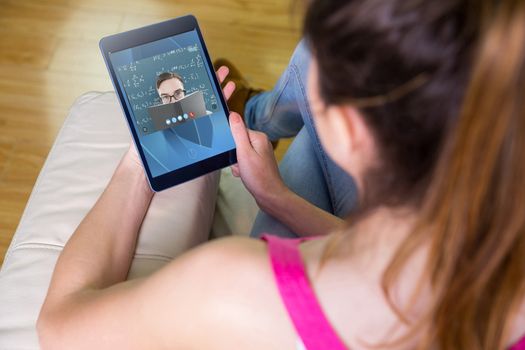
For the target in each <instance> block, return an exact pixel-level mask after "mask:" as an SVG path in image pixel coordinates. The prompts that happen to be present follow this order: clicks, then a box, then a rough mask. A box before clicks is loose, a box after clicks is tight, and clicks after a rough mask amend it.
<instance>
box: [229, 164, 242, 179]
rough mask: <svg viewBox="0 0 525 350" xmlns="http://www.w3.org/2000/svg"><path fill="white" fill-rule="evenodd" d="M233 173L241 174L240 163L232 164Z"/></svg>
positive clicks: (234, 174)
mask: <svg viewBox="0 0 525 350" xmlns="http://www.w3.org/2000/svg"><path fill="white" fill-rule="evenodd" d="M231 169H232V174H233V176H235V177H239V176H240V175H241V172H240V171H239V164H234V165H232V166H231Z"/></svg>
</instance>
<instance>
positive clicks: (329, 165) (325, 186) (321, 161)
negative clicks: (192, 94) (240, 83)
mask: <svg viewBox="0 0 525 350" xmlns="http://www.w3.org/2000/svg"><path fill="white" fill-rule="evenodd" d="M310 58H311V56H310V52H309V51H308V48H307V46H306V44H305V43H304V41H301V42H300V43H299V44H298V45H297V47H296V49H295V51H294V53H293V55H292V58H291V59H290V63H289V64H288V67H287V68H286V70H285V71H284V73H283V75H282V76H281V78H280V79H279V81H278V82H277V84H276V86H275V87H274V88H273V90H271V91H267V92H263V93H260V94H258V95H255V96H253V97H252V98H250V99H249V100H248V102H247V103H246V107H245V111H244V113H245V120H246V123H247V126H248V127H249V128H250V129H253V130H258V131H262V132H264V133H265V134H266V135H268V137H269V138H270V140H273V141H274V140H278V139H280V138H284V137H292V136H295V139H294V141H293V142H292V144H291V145H290V147H289V148H288V151H287V152H286V154H285V155H284V158H283V159H282V161H281V163H280V164H279V171H280V173H281V176H282V178H283V180H284V182H285V183H286V185H287V186H288V187H289V188H290V189H291V190H292V191H294V192H295V193H297V194H298V195H299V196H301V197H302V198H304V199H305V200H307V201H308V202H310V203H312V204H313V205H315V206H317V207H319V208H321V209H323V210H325V211H327V212H329V213H332V214H333V215H336V216H338V217H341V218H343V217H345V216H347V215H348V214H349V213H350V211H351V210H352V209H353V208H355V207H356V205H357V188H356V186H355V183H354V181H353V179H352V177H351V176H350V175H348V174H347V173H346V172H345V171H344V170H342V169H341V168H340V167H339V166H338V165H336V164H335V163H334V162H333V161H332V160H331V159H330V158H329V157H328V155H327V154H326V152H325V151H324V150H323V147H322V145H321V143H320V141H319V137H318V135H317V132H316V130H315V125H314V122H313V119H312V113H311V110H310V106H309V104H308V99H307V96H306V79H307V75H308V65H309V62H310ZM263 233H271V234H275V235H279V236H282V237H298V236H300V233H298V232H292V231H291V230H290V229H289V228H288V227H286V226H284V225H283V224H282V223H280V222H279V221H278V220H277V219H275V218H273V217H272V216H270V215H268V214H266V213H264V212H263V211H259V213H258V214H257V218H256V219H255V222H254V224H253V227H252V231H251V233H250V235H251V236H252V237H259V236H260V235H262V234H263ZM325 233H326V232H319V234H320V235H322V234H325Z"/></svg>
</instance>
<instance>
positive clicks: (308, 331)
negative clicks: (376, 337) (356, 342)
mask: <svg viewBox="0 0 525 350" xmlns="http://www.w3.org/2000/svg"><path fill="white" fill-rule="evenodd" d="M262 239H264V240H265V241H267V242H268V250H269V255H270V261H271V264H272V267H273V272H274V276H275V279H276V282H277V286H278V288H279V292H280V294H281V298H282V300H283V302H284V304H285V306H286V309H287V310H288V314H289V315H290V317H291V319H292V322H293V324H294V326H295V329H296V331H297V333H298V335H299V337H300V338H301V340H302V341H303V344H304V346H305V347H306V349H308V350H320V349H332V350H346V347H345V345H344V344H343V342H342V341H341V340H340V339H339V337H338V335H337V334H336V333H335V331H334V329H333V328H332V326H331V325H330V323H329V322H328V320H327V319H326V317H325V315H324V313H323V310H322V309H321V306H320V305H319V302H318V300H317V298H316V296H315V293H314V291H313V289H312V287H311V285H310V282H309V280H308V276H307V274H306V271H305V268H304V265H303V261H302V258H301V253H300V251H299V244H300V243H301V241H302V240H301V239H283V238H279V237H275V236H270V235H264V236H263V237H262Z"/></svg>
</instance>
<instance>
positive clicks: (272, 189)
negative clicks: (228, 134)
mask: <svg viewBox="0 0 525 350" xmlns="http://www.w3.org/2000/svg"><path fill="white" fill-rule="evenodd" d="M230 125H231V130H232V134H233V137H234V138H235V144H236V146H237V161H238V164H236V165H234V166H233V167H232V172H233V174H234V175H235V176H240V177H241V179H242V181H243V183H244V185H245V186H246V188H247V189H248V191H250V193H251V194H252V195H253V196H254V198H255V200H256V202H257V204H258V205H259V207H260V208H261V210H263V211H264V212H266V213H267V214H269V215H271V216H273V217H274V218H276V219H277V220H279V221H280V222H282V223H283V224H284V225H286V226H287V227H288V228H290V229H291V230H292V231H293V232H296V233H298V234H300V235H302V236H316V235H323V234H328V233H330V232H333V231H335V230H337V229H339V228H341V227H342V226H343V225H344V221H343V220H342V219H340V218H338V217H336V216H334V215H332V214H330V213H328V212H326V211H324V210H322V209H320V208H318V207H316V206H314V205H313V204H311V203H309V202H308V201H306V200H305V199H303V198H301V197H300V196H298V195H297V194H295V193H294V192H292V191H291V190H290V189H289V188H288V187H286V185H285V184H284V182H283V180H282V178H281V176H280V175H279V169H278V167H277V161H276V160H275V156H274V153H273V149H272V146H271V144H270V142H269V141H268V137H267V136H266V135H265V134H263V133H260V132H257V131H252V130H248V129H246V127H245V126H244V123H243V121H242V118H241V117H240V116H239V115H238V114H236V113H232V114H231V115H230ZM305 176H308V174H305Z"/></svg>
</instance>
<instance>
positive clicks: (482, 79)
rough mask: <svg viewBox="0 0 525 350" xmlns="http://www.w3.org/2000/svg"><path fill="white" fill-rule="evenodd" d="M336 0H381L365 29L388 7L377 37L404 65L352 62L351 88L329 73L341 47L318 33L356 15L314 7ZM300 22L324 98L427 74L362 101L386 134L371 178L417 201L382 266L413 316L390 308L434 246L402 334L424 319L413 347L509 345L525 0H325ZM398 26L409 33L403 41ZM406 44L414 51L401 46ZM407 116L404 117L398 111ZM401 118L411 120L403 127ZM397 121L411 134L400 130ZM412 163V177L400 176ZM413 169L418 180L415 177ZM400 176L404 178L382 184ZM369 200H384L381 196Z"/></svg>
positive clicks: (524, 137)
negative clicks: (423, 305) (416, 315)
mask: <svg viewBox="0 0 525 350" xmlns="http://www.w3.org/2000/svg"><path fill="white" fill-rule="evenodd" d="M318 2H319V4H317V3H318ZM321 2H323V4H320V3H321ZM328 3H330V4H331V5H332V8H331V9H330V5H328ZM396 4H397V5H396ZM338 7H340V8H346V9H347V10H348V8H350V7H353V9H352V11H353V14H354V15H355V14H357V13H365V12H366V11H365V10H372V9H374V8H375V10H382V11H383V12H380V13H378V14H376V15H375V16H376V17H377V18H376V21H375V22H374V21H373V20H372V21H371V22H370V23H368V25H370V27H371V28H372V29H367V30H362V31H361V32H360V33H361V34H363V31H364V32H367V31H368V34H369V35H368V36H367V37H366V38H367V39H368V40H373V39H376V38H375V36H374V35H372V34H378V33H384V32H385V31H389V29H390V28H388V26H387V25H385V18H390V19H391V23H393V25H397V26H398V28H396V29H398V30H397V31H394V32H393V33H391V34H390V36H391V37H390V38H388V39H377V40H379V41H381V40H383V44H381V45H382V46H381V47H383V48H386V47H387V46H386V45H387V44H388V45H390V46H388V48H389V49H391V51H392V52H391V53H390V57H392V58H393V60H394V62H395V64H397V65H399V66H400V72H401V73H399V72H397V73H389V72H388V68H392V69H393V66H387V70H385V67H382V68H381V67H374V66H373V65H371V66H367V68H368V69H370V70H372V69H374V68H378V69H380V70H381V69H382V70H383V74H384V75H385V76H384V77H383V78H381V79H382V81H381V79H379V78H377V77H374V74H373V73H370V72H359V73H358V74H357V76H358V78H362V82H361V83H362V85H359V84H360V83H359V82H357V83H356V82H350V83H349V84H347V87H349V89H348V90H347V92H346V94H343V91H344V89H343V86H341V84H336V83H334V82H333V81H331V82H326V81H324V79H327V78H329V77H330V75H331V74H332V73H333V72H332V71H334V69H335V67H334V66H333V62H331V61H330V59H331V56H330V55H335V56H337V55H338V53H337V48H336V47H335V46H333V45H334V41H333V40H332V41H330V40H328V41H329V42H328V43H321V42H319V40H320V39H321V38H322V37H323V33H322V30H329V29H330V28H331V30H332V31H334V32H336V33H335V34H334V35H335V36H336V37H338V36H339V38H343V39H344V38H349V37H352V36H353V35H355V33H351V31H348V30H347V31H346V32H345V29H348V28H349V27H351V28H355V27H356V25H355V24H349V25H346V26H344V25H343V26H341V20H342V19H341V18H343V17H342V15H341V14H339V15H333V14H332V15H328V13H327V12H326V11H325V12H324V14H325V18H323V19H322V20H321V17H319V16H322V15H320V14H319V13H314V12H313V11H316V10H319V9H321V12H322V10H323V8H324V9H325V10H326V9H330V10H334V9H337V8H338ZM363 11H365V12H363ZM346 14H347V15H348V13H346ZM366 16H367V19H368V20H370V19H371V17H372V19H373V18H375V17H374V15H373V14H370V13H367V14H366ZM389 16H390V17H389ZM458 19H461V20H462V21H460V22H457V21H458ZM316 20H318V21H319V22H317V23H315V21H316ZM345 20H346V21H357V22H359V23H361V25H362V26H361V27H360V28H365V27H366V25H367V24H366V23H365V22H363V21H364V20H363V19H362V18H353V17H347V18H346V19H345ZM463 27H464V28H463ZM305 29H306V35H307V38H309V40H310V43H311V46H312V48H313V51H314V56H315V57H316V58H317V60H318V66H319V67H320V68H319V70H320V90H321V96H323V98H324V99H325V101H326V102H327V103H345V102H347V101H349V100H350V101H351V100H354V101H359V99H360V98H363V97H364V98H365V99H366V98H368V97H369V96H372V97H373V96H375V95H383V96H388V94H389V91H392V89H393V88H395V85H396V84H397V86H400V85H402V84H403V83H406V82H410V81H411V79H413V78H414V77H417V76H418V75H420V74H426V76H428V82H426V83H424V84H423V85H421V86H419V87H415V88H414V90H413V91H408V92H407V93H406V94H405V95H403V96H400V97H398V98H397V99H395V100H388V99H387V100H385V101H384V103H383V105H382V106H380V107H372V108H369V107H365V108H363V110H362V112H363V115H364V118H365V119H366V120H367V122H368V123H369V126H370V128H371V129H372V131H373V132H375V134H376V137H377V140H378V142H379V143H380V144H381V143H382V145H383V152H382V156H383V158H387V157H390V158H388V160H387V161H385V162H384V163H385V167H386V169H388V170H390V171H392V172H393V173H394V175H392V176H391V177H390V178H389V179H387V180H386V181H384V182H383V183H381V179H379V178H377V177H376V178H375V179H374V182H371V183H370V184H369V185H370V186H374V185H375V184H379V186H381V188H382V189H383V190H386V191H387V193H386V196H385V202H384V203H389V204H392V205H395V204H404V203H405V202H409V203H410V201H411V200H413V199H414V198H416V201H415V202H414V203H417V205H420V206H421V207H422V209H421V211H420V212H421V216H420V218H421V219H420V222H419V224H418V226H417V227H416V229H415V230H414V232H412V234H410V235H409V236H408V237H407V239H406V240H405V241H404V242H403V243H402V244H401V246H400V248H399V249H398V251H397V253H396V255H395V257H394V259H393V260H392V262H391V264H390V266H389V267H388V269H387V271H386V272H385V274H384V279H383V287H384V291H385V293H386V295H387V299H388V300H389V301H390V303H391V305H392V307H393V308H394V310H396V311H397V312H398V313H399V315H400V317H401V319H402V320H405V321H406V322H409V321H408V320H407V318H406V317H404V311H406V310H399V309H398V308H397V306H396V305H395V303H394V302H393V301H392V298H391V296H390V291H391V288H392V286H393V285H395V283H396V279H397V278H398V277H399V275H400V273H401V271H402V270H403V269H404V268H405V267H406V264H408V263H409V259H410V257H411V256H412V254H413V253H414V252H415V250H416V249H417V248H421V247H422V246H423V245H424V246H425V248H428V252H429V255H428V258H427V262H426V267H425V270H424V271H425V272H424V275H423V278H422V279H421V282H420V286H419V288H416V290H415V291H414V295H413V296H414V298H417V297H418V295H419V293H418V292H419V291H420V290H421V289H422V288H423V287H424V286H425V284H428V283H429V282H430V285H431V287H432V291H431V295H432V302H431V303H430V305H428V309H427V311H426V313H425V314H424V316H423V319H422V320H418V323H417V325H415V324H409V326H411V331H410V332H409V333H408V334H407V336H408V337H410V336H413V335H415V334H416V332H418V331H421V332H422V333H423V336H422V337H421V338H418V339H420V342H419V347H418V348H420V349H428V348H432V347H434V346H437V347H438V348H440V349H469V350H476V349H487V350H488V349H490V350H492V349H503V348H505V347H506V346H507V345H508V342H509V336H510V331H511V328H512V326H513V322H514V319H515V316H516V313H517V312H518V311H519V310H520V308H521V306H522V304H523V302H524V296H525V2H524V1H522V0H503V1H487V0H486V1H476V2H470V1H445V0H444V1H435V2H431V1H428V2H422V1H399V2H398V1H374V0H371V1H348V2H345V3H342V2H339V1H330V0H320V1H313V2H312V4H311V7H310V9H309V11H308V14H307V20H306V27H305ZM338 30H339V33H337V31H338ZM325 34H326V33H325ZM400 34H406V35H412V36H415V37H416V39H414V40H413V41H410V39H407V38H403V37H401V36H399V35H400ZM418 36H419V39H426V40H433V39H435V40H436V41H435V42H434V43H427V44H424V46H425V48H424V50H427V51H428V53H431V51H432V49H434V48H437V47H439V46H440V45H443V48H444V49H448V48H450V49H452V50H451V51H449V52H448V53H447V52H444V53H441V57H437V58H432V57H425V55H424V54H422V53H420V52H417V50H418V47H417V46H415V45H412V46H411V45H410V44H414V43H417V42H418V39H417V37H418ZM439 39H442V40H443V42H442V43H440V42H439ZM447 42H448V43H447ZM340 43H341V42H339V44H340ZM385 43H386V44H385ZM347 44H348V46H359V45H362V46H365V47H366V46H372V49H371V50H372V51H370V52H368V53H366V52H365V53H364V54H363V53H355V55H354V56H353V54H352V49H351V48H342V49H341V50H342V51H343V52H345V55H346V57H345V58H346V59H347V60H349V61H350V62H349V63H347V65H349V66H351V63H352V62H351V61H352V57H353V59H354V61H357V62H360V61H359V60H360V59H361V58H362V57H363V55H365V56H366V55H367V54H368V55H372V54H373V46H374V44H370V45H368V44H366V43H361V44H359V43H358V44H355V43H352V42H348V43H347ZM331 45H332V46H331ZM396 45H398V46H401V47H396ZM429 47H430V49H428V48H429ZM330 49H331V50H332V51H329V50H330ZM320 50H328V51H324V52H321V51H320ZM410 50H414V52H415V57H412V58H410V55H404V52H405V51H407V52H409V51H410ZM445 51H446V50H445ZM339 54H340V53H339ZM376 54H383V55H387V52H386V51H381V50H380V51H379V52H376ZM447 55H448V58H447ZM421 56H423V57H421ZM420 59H421V60H420ZM425 59H426V61H425ZM443 59H448V60H450V61H454V62H444V61H442V60H443ZM376 60H378V61H381V60H384V58H376ZM411 60H412V61H411ZM422 62H423V63H425V62H426V63H428V62H430V64H429V65H428V64H427V65H425V64H423V63H422ZM470 62H471V64H470ZM360 64H361V65H365V64H366V62H360ZM470 66H472V70H470ZM352 69H354V70H355V67H344V66H343V67H342V68H341V69H340V70H339V74H340V75H343V73H344V72H346V73H348V72H351V71H352ZM361 69H362V67H361ZM331 72H332V73H331ZM454 72H457V74H458V75H457V76H456V77H455V76H454V74H453V73H454ZM332 76H333V74H332ZM363 77H364V78H363ZM371 77H372V78H371ZM389 77H390V78H392V79H389ZM346 78H347V79H349V80H350V79H352V78H353V77H352V76H350V75H347V76H346ZM466 78H468V79H466ZM340 79H344V77H343V76H341V77H340ZM377 79H379V81H378V80H377ZM367 80H368V81H369V82H372V84H371V85H372V87H371V90H370V89H368V88H366V87H365V84H364V83H365V82H366V81H367ZM454 82H455V83H454ZM432 84H434V85H432ZM447 84H452V85H453V86H452V85H450V86H449V87H450V98H449V99H447V98H446V97H447V96H446V94H441V93H440V92H441V91H442V90H441V88H444V87H446V86H447ZM381 85H382V86H383V90H382V91H380V90H381V89H380V88H379V86H381ZM432 86H433V87H432ZM458 96H460V97H461V98H460V99H457V97H458ZM428 101H431V102H432V103H430V105H429V108H432V107H433V106H438V105H439V104H442V105H445V107H441V108H440V109H439V112H440V113H442V115H441V119H439V118H438V116H436V115H435V114H434V113H433V111H427V110H426V109H425V108H423V105H422V102H428ZM411 106H412V107H414V106H415V107H419V108H421V110H420V111H418V110H417V108H415V109H414V108H411ZM377 108H379V109H378V110H377ZM429 113H430V116H428V118H429V120H427V121H425V120H424V119H425V118H427V115H428V114H429ZM407 116H408V118H409V120H408V121H403V118H407ZM399 126H401V127H402V128H401V129H399ZM407 126H408V127H409V129H408V130H403V128H406V127H407ZM436 128H437V129H439V130H435V129H436ZM399 132H406V133H408V135H405V136H398V135H397V133H399ZM418 133H422V135H423V136H424V135H427V136H428V135H430V136H432V138H431V139H430V140H424V139H422V138H421V136H420V135H415V134H418ZM418 143H421V144H422V145H423V147H424V148H423V149H420V150H412V151H411V150H410V147H417V146H418ZM389 148H393V150H392V149H389ZM400 150H402V152H401V153H400ZM411 152H412V153H411ZM419 157H421V158H419ZM410 162H413V163H414V164H413V167H414V169H411V168H410V167H411V164H410ZM418 162H419V163H418ZM407 175H408V176H409V177H408V180H409V181H407V179H406V178H403V177H406V176H407ZM410 181H412V182H413V184H415V185H416V186H412V187H411V186H410ZM395 184H401V186H400V187H398V188H395V189H393V188H390V187H389V186H394V185H395ZM389 190H390V192H389V193H388V191H389ZM403 197H405V198H406V201H404V200H403ZM375 200H376V201H378V202H381V197H380V196H379V197H377V198H375ZM414 300H415V299H414ZM418 335H420V334H418ZM404 339H406V337H405V338H404Z"/></svg>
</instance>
